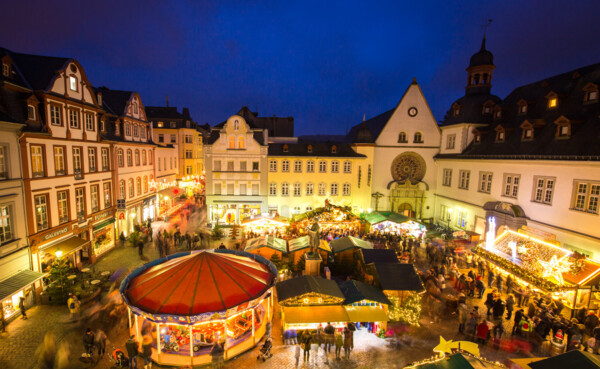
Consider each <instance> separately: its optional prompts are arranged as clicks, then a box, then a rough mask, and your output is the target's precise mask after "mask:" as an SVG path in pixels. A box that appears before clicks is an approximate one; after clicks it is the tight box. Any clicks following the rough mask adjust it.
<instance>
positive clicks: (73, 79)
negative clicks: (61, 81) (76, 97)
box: [69, 76, 77, 91]
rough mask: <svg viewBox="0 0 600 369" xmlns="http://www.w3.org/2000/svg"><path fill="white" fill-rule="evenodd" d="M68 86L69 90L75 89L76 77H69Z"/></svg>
mask: <svg viewBox="0 0 600 369" xmlns="http://www.w3.org/2000/svg"><path fill="white" fill-rule="evenodd" d="M69 88H70V89H71V91H77V77H75V76H70V77H69Z"/></svg>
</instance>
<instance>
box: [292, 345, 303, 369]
mask: <svg viewBox="0 0 600 369" xmlns="http://www.w3.org/2000/svg"><path fill="white" fill-rule="evenodd" d="M300 346H302V344H301V343H297V344H296V352H295V353H294V357H295V358H296V366H298V362H299V361H300V351H301V349H302V347H300Z"/></svg>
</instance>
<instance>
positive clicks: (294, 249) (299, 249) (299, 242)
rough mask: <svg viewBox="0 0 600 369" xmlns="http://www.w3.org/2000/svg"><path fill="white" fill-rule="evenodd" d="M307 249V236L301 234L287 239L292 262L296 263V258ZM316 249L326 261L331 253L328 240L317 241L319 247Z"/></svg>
mask: <svg viewBox="0 0 600 369" xmlns="http://www.w3.org/2000/svg"><path fill="white" fill-rule="evenodd" d="M309 251H310V237H309V236H302V237H298V238H294V239H292V240H289V241H288V253H289V257H290V258H291V259H293V260H294V264H296V263H298V260H300V258H301V257H302V256H303V255H304V254H306V253H307V252H309ZM317 251H318V252H319V255H321V257H322V258H323V260H325V261H327V260H328V259H329V256H330V255H332V252H331V248H330V247H329V242H327V241H325V240H320V241H319V248H318V250H317Z"/></svg>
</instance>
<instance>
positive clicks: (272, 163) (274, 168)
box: [269, 160, 277, 172]
mask: <svg viewBox="0 0 600 369" xmlns="http://www.w3.org/2000/svg"><path fill="white" fill-rule="evenodd" d="M269 172H277V160H270V161H269Z"/></svg>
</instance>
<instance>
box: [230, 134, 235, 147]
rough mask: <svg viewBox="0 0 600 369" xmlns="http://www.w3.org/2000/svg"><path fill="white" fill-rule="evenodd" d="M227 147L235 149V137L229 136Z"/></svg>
mask: <svg viewBox="0 0 600 369" xmlns="http://www.w3.org/2000/svg"><path fill="white" fill-rule="evenodd" d="M229 148H230V149H235V137H233V136H231V137H229Z"/></svg>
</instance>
